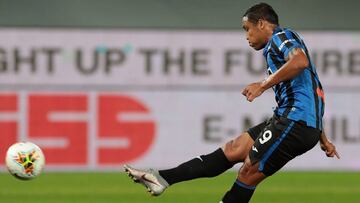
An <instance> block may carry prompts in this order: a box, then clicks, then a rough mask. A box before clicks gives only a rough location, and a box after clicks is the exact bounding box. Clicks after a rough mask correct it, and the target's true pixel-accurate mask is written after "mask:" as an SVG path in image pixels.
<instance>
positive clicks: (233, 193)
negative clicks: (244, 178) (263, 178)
mask: <svg viewBox="0 0 360 203" xmlns="http://www.w3.org/2000/svg"><path fill="white" fill-rule="evenodd" d="M254 191H255V186H249V185H246V184H244V183H242V182H240V181H239V180H236V181H235V183H234V185H233V186H232V188H231V189H230V190H229V191H228V192H227V193H226V194H225V196H224V197H223V199H222V203H248V202H249V201H250V199H251V197H252V195H253V193H254Z"/></svg>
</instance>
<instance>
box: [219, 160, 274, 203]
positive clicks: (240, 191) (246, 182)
mask: <svg viewBox="0 0 360 203" xmlns="http://www.w3.org/2000/svg"><path fill="white" fill-rule="evenodd" d="M258 169H259V163H256V164H255V165H252V164H251V161H250V158H249V157H248V158H247V159H246V160H245V162H244V164H243V165H242V167H241V168H240V170H239V173H238V177H237V179H236V181H235V183H234V184H233V186H232V187H231V189H230V190H229V191H228V192H227V193H226V194H225V196H224V197H223V199H222V201H221V202H220V203H247V202H249V201H250V199H251V197H252V195H253V193H254V191H255V188H256V186H257V185H258V184H259V183H260V182H261V181H263V180H264V179H265V178H266V177H267V176H266V175H265V174H264V173H262V172H260V171H259V170H258Z"/></svg>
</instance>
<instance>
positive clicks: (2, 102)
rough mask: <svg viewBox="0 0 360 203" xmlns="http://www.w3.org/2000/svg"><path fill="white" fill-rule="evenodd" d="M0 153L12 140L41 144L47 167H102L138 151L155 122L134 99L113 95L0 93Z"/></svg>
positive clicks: (148, 138)
mask: <svg viewBox="0 0 360 203" xmlns="http://www.w3.org/2000/svg"><path fill="white" fill-rule="evenodd" d="M0 132H1V135H0V157H5V153H6V150H7V148H8V147H9V146H10V145H11V144H13V143H14V142H16V141H18V140H19V141H20V140H30V141H33V142H35V143H37V144H39V145H40V146H41V148H42V149H43V151H44V153H45V156H46V162H47V164H48V166H64V167H67V166H75V167H76V166H81V167H83V168H93V169H96V168H102V167H106V166H112V165H118V164H122V163H125V162H129V161H133V160H136V159H138V158H139V157H141V156H142V155H144V153H145V152H146V151H147V150H148V149H149V148H150V146H151V145H152V143H153V141H154V137H155V123H154V121H153V120H152V119H151V117H150V112H149V110H148V108H147V107H146V106H145V105H144V104H143V103H141V102H139V101H138V100H136V99H134V98H132V97H130V96H125V95H117V94H99V95H94V94H31V93H29V94H27V95H23V94H22V95H18V94H1V95H0Z"/></svg>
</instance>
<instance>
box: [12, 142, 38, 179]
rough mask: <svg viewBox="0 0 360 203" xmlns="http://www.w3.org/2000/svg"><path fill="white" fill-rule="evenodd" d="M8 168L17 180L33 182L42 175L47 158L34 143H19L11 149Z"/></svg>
mask: <svg viewBox="0 0 360 203" xmlns="http://www.w3.org/2000/svg"><path fill="white" fill-rule="evenodd" d="M6 166H7V169H8V171H9V172H10V173H11V174H12V175H13V176H15V177H16V178H18V179H20V180H31V179H33V178H35V177H37V176H39V175H40V174H41V172H42V170H43V168H44V166H45V156H44V154H43V152H42V151H41V149H40V147H38V146H37V145H35V144H34V143H31V142H18V143H15V144H13V145H11V146H10V147H9V149H8V151H7V153H6Z"/></svg>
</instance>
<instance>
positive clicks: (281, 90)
mask: <svg viewBox="0 0 360 203" xmlns="http://www.w3.org/2000/svg"><path fill="white" fill-rule="evenodd" d="M294 48H300V49H302V50H303V51H304V53H305V54H306V56H307V58H308V60H309V66H308V67H307V68H306V69H305V70H304V71H302V72H301V73H300V74H299V75H297V76H296V77H294V78H293V79H291V80H288V81H284V82H281V83H279V84H277V85H275V86H274V87H273V90H274V92H275V100H276V102H277V105H278V106H277V107H276V108H275V110H274V112H275V113H276V114H277V115H279V116H284V117H286V118H288V119H291V120H294V121H302V122H304V123H305V124H306V125H307V126H310V127H313V128H317V129H319V130H322V129H323V127H322V117H323V114H324V105H325V103H324V93H323V90H322V86H321V83H320V80H319V77H318V75H317V73H316V69H315V66H314V64H313V63H312V62H311V59H310V56H309V53H308V50H307V48H306V46H305V43H304V41H303V40H302V39H301V38H300V37H299V35H298V34H297V33H295V32H294V31H292V30H290V29H286V28H281V27H277V28H276V29H275V30H274V33H273V35H272V37H271V38H270V40H269V41H268V43H267V44H266V46H265V48H264V51H263V55H264V57H265V59H266V62H267V65H268V74H273V73H275V72H276V71H277V70H279V69H280V68H281V67H282V66H283V65H284V64H285V63H286V59H287V57H288V55H289V52H290V51H291V50H292V49H294Z"/></svg>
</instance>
